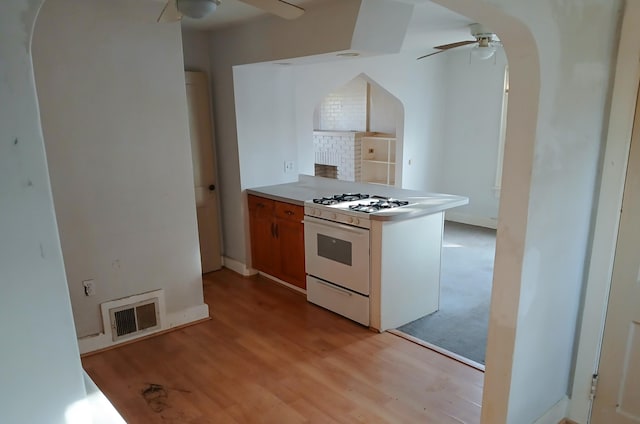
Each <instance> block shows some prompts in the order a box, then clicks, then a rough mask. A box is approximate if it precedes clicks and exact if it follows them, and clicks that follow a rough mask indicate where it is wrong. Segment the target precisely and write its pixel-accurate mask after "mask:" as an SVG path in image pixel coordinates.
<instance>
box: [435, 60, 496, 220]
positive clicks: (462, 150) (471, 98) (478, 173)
mask: <svg viewBox="0 0 640 424" xmlns="http://www.w3.org/2000/svg"><path fill="white" fill-rule="evenodd" d="M442 56H443V57H444V58H445V60H446V63H445V67H446V78H445V80H444V81H443V83H444V84H445V85H446V93H447V94H446V96H445V102H444V105H443V107H444V110H445V113H444V128H445V131H444V140H445V141H444V154H443V158H442V163H443V166H442V171H443V172H442V179H441V186H440V187H439V189H438V191H441V192H443V193H455V194H458V195H461V196H467V197H469V204H468V205H465V206H461V207H459V208H455V209H452V210H451V211H447V218H449V217H454V216H455V218H454V219H453V220H461V221H462V222H466V223H469V224H475V225H489V224H492V225H493V226H494V228H495V223H496V222H497V220H498V205H499V198H498V197H497V196H496V195H495V194H494V185H495V177H496V170H497V169H496V168H497V164H498V150H499V144H500V128H501V119H502V98H503V93H504V70H505V66H506V64H507V60H506V56H505V54H504V51H503V50H502V49H498V51H497V52H496V55H495V57H494V58H491V59H489V60H478V59H476V58H474V57H473V56H471V50H470V49H461V50H458V51H456V50H454V51H450V52H447V53H446V54H443V55H442Z"/></svg>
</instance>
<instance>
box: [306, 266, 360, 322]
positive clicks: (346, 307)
mask: <svg viewBox="0 0 640 424" xmlns="http://www.w3.org/2000/svg"><path fill="white" fill-rule="evenodd" d="M307 300H308V301H309V302H311V303H315V304H316V305H318V306H322V307H323V308H326V309H329V310H330V311H333V312H335V313H337V314H340V315H342V316H344V317H347V318H349V319H351V320H353V321H355V322H358V323H360V324H362V325H366V326H369V298H368V297H366V296H362V295H360V294H358V293H354V292H352V291H349V290H345V289H343V288H342V287H338V286H336V285H333V284H331V283H328V282H326V281H322V280H319V279H317V278H315V277H312V276H310V275H308V276H307Z"/></svg>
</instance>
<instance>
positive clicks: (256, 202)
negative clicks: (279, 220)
mask: <svg viewBox="0 0 640 424" xmlns="http://www.w3.org/2000/svg"><path fill="white" fill-rule="evenodd" d="M273 205H274V202H273V201H272V200H269V199H263V198H261V197H256V196H249V225H250V231H251V266H252V267H253V268H255V269H257V270H259V271H262V272H266V273H267V274H270V275H274V274H275V273H277V265H278V256H277V254H278V252H277V240H276V238H275V226H276V222H275V218H274V207H273Z"/></svg>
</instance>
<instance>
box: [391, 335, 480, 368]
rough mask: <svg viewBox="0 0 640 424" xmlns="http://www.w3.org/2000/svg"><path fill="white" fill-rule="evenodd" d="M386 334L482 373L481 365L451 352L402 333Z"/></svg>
mask: <svg viewBox="0 0 640 424" xmlns="http://www.w3.org/2000/svg"><path fill="white" fill-rule="evenodd" d="M387 332H389V333H391V334H393V335H394V336H398V337H402V338H403V339H405V340H408V341H410V342H412V343H415V344H417V345H420V346H422V347H426V348H427V349H431V350H433V351H434V352H438V353H439V354H441V355H444V356H448V357H449V358H451V359H453V360H456V361H458V362H461V363H463V364H465V365H467V366H470V367H471V368H475V369H477V370H478V371H482V372H484V365H482V364H481V363H479V362H476V361H472V360H471V359H469V358H465V357H464V356H460V355H458V354H457V353H453V352H451V351H450V350H447V349H443V348H441V347H440V346H436V345H434V344H431V343H429V342H425V341H424V340H421V339H419V338H417V337H414V336H412V335H410V334H407V333H405V332H404V331H400V330H395V329H392V330H387Z"/></svg>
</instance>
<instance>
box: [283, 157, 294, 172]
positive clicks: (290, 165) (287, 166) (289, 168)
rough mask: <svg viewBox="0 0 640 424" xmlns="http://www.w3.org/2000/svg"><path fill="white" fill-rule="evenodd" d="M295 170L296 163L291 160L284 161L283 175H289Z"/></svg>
mask: <svg viewBox="0 0 640 424" xmlns="http://www.w3.org/2000/svg"><path fill="white" fill-rule="evenodd" d="M295 169H296V163H295V162H294V161H292V160H285V161H284V173H285V174H289V173H291V172H293V171H295Z"/></svg>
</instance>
